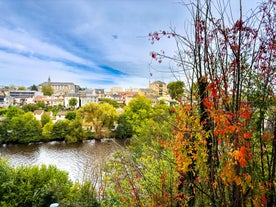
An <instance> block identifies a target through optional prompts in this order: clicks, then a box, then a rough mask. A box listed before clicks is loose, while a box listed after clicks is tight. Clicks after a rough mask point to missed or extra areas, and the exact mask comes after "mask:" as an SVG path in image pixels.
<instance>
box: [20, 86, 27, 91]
mask: <svg viewBox="0 0 276 207" xmlns="http://www.w3.org/2000/svg"><path fill="white" fill-rule="evenodd" d="M18 90H20V91H26V87H25V86H19V87H18Z"/></svg>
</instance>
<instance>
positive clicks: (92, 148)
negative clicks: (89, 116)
mask: <svg viewBox="0 0 276 207" xmlns="http://www.w3.org/2000/svg"><path fill="white" fill-rule="evenodd" d="M125 142H126V141H125V140H102V141H101V142H95V141H94V140H92V141H86V142H83V143H74V144H66V143H64V142H49V143H40V144H29V145H19V144H18V145H4V146H0V155H1V156H4V157H6V158H7V159H8V160H9V162H10V163H11V164H12V165H13V166H20V165H41V164H46V165H49V164H52V165H56V166H57V167H58V168H59V169H61V170H65V171H67V172H68V173H69V178H70V179H71V180H73V181H80V182H81V181H83V179H96V178H97V177H98V176H99V173H100V169H101V167H102V166H103V164H104V163H105V162H106V161H107V160H108V159H110V157H111V156H112V153H113V152H115V151H117V150H120V149H124V146H125Z"/></svg>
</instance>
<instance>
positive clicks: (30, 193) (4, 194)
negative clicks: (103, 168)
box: [0, 158, 99, 207]
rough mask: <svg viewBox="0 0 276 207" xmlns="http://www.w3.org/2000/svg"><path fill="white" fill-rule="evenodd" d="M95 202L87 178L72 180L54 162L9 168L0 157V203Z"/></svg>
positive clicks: (13, 206)
mask: <svg viewBox="0 0 276 207" xmlns="http://www.w3.org/2000/svg"><path fill="white" fill-rule="evenodd" d="M56 202H57V203H59V204H60V205H62V206H78V205H81V206H87V207H88V206H91V207H97V206H99V202H98V201H97V197H96V191H95V188H94V185H92V183H91V182H89V181H85V182H84V183H83V184H81V183H78V182H76V183H72V181H70V180H69V178H68V173H67V172H64V171H61V170H59V169H57V167H55V166H52V165H50V166H46V165H42V166H23V165H22V166H20V167H17V168H12V167H11V166H10V165H9V164H8V163H7V161H5V160H3V159H1V158H0V205H1V206H3V207H21V206H24V207H46V206H50V204H51V203H56Z"/></svg>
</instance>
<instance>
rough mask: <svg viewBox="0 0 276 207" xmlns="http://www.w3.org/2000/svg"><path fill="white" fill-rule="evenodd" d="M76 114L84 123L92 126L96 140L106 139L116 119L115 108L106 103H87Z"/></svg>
mask: <svg viewBox="0 0 276 207" xmlns="http://www.w3.org/2000/svg"><path fill="white" fill-rule="evenodd" d="M78 113H79V115H80V116H81V117H82V119H83V120H84V121H85V122H88V123H91V124H92V126H93V129H94V131H95V133H96V139H100V138H102V137H104V136H105V137H108V136H109V133H110V129H111V128H112V127H114V124H115V121H117V117H118V114H117V112H116V110H115V108H114V107H113V106H112V105H110V104H108V103H103V104H97V103H88V104H86V105H84V106H83V107H81V108H80V109H79V110H78Z"/></svg>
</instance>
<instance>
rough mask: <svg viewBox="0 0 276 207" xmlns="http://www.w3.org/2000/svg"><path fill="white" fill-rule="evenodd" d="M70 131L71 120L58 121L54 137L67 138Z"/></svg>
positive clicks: (57, 138)
mask: <svg viewBox="0 0 276 207" xmlns="http://www.w3.org/2000/svg"><path fill="white" fill-rule="evenodd" d="M68 132H69V120H67V119H65V120H60V121H57V122H56V123H55V124H54V126H53V130H52V138H53V139H55V140H61V141H63V140H65V139H66V136H67V135H68Z"/></svg>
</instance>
